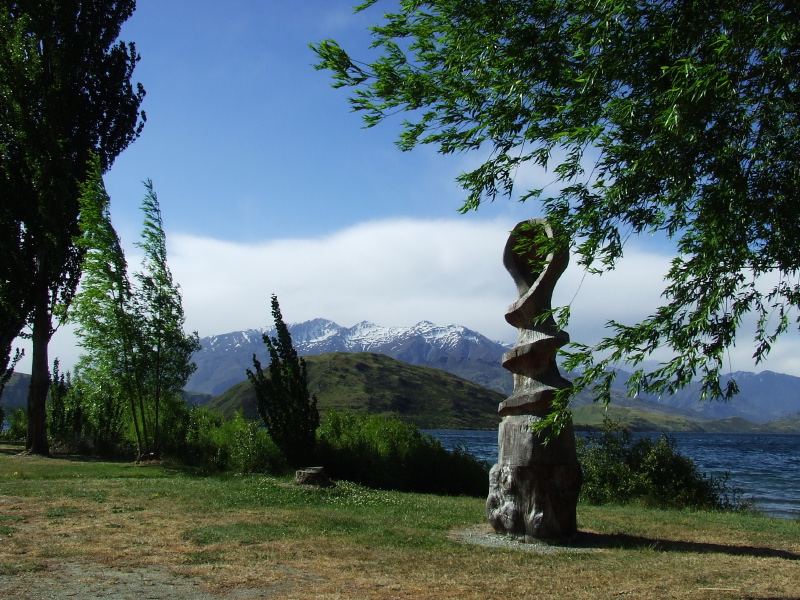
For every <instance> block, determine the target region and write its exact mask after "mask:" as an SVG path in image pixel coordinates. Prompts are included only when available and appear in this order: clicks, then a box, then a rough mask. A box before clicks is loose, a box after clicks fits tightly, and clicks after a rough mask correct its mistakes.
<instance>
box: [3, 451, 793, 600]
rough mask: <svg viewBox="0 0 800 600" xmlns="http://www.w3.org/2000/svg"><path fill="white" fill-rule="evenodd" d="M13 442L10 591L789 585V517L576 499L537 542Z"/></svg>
mask: <svg viewBox="0 0 800 600" xmlns="http://www.w3.org/2000/svg"><path fill="white" fill-rule="evenodd" d="M19 450H20V449H19V448H18V447H13V446H8V445H6V446H0V590H10V591H11V596H9V597H11V598H33V597H35V596H34V595H33V592H25V591H24V590H25V589H28V588H26V587H25V586H32V585H33V586H35V582H36V581H40V582H41V581H47V578H55V577H57V576H58V574H59V572H60V571H63V570H64V569H67V567H68V568H69V569H70V571H69V572H70V573H74V572H75V569H79V570H80V569H81V568H85V569H86V576H85V578H84V583H85V582H87V581H89V580H90V579H91V577H93V575H92V574H93V573H95V572H96V569H97V568H98V565H101V566H102V567H103V568H104V569H107V570H114V572H121V571H122V570H131V569H140V570H142V571H147V570H154V569H160V570H163V569H167V570H168V573H169V576H170V577H171V578H173V579H174V580H185V581H192V582H197V585H198V586H199V587H198V590H200V591H202V593H204V594H207V595H209V597H232V595H233V594H234V592H235V597H238V598H250V597H270V598H287V599H288V598H386V599H390V598H423V599H425V598H475V599H478V598H481V599H483V598H534V597H535V598H754V599H755V598H800V522H798V521H786V520H780V519H774V518H767V517H762V516H757V515H746V514H725V513H703V512H689V511H685V512H684V511H680V512H677V511H660V510H652V509H647V508H642V507H590V506H580V507H579V511H578V519H579V527H580V530H581V534H580V536H579V538H578V540H577V542H576V544H575V546H574V547H572V548H565V549H561V550H560V551H558V552H555V553H534V552H527V551H525V549H524V547H523V546H522V545H520V546H519V547H518V548H517V549H506V548H490V547H485V546H480V545H473V544H466V543H463V542H461V541H458V540H457V539H456V538H457V536H456V535H454V534H457V533H458V532H459V531H462V530H464V529H465V528H475V527H478V528H481V527H483V524H484V523H485V520H484V517H483V505H484V501H483V499H481V498H453V497H440V496H431V495H423V494H408V493H398V492H387V491H377V490H370V489H367V488H364V487H361V486H357V485H354V484H350V483H347V482H339V485H337V486H336V487H334V488H314V487H298V486H295V485H294V484H293V483H292V481H291V479H289V478H275V477H265V476H244V477H198V476H194V475H193V474H191V473H190V472H187V471H186V470H184V469H181V468H180V467H179V466H170V465H169V464H166V463H162V464H153V465H146V466H137V465H133V464H130V463H122V462H103V461H96V460H88V459H81V458H68V457H61V458H54V459H45V458H40V457H24V456H18V455H17V453H18V452H19ZM106 574H107V573H106ZM73 580H75V578H74V577H73ZM23 584H24V585H23ZM76 585H77V584H76ZM30 589H33V588H30ZM77 591H78V592H79V591H80V590H77ZM198 593H199V592H198ZM15 594H16V595H15ZM26 594H27V595H26ZM75 597H78V598H80V597H81V596H80V594H78V595H76V596H75ZM198 597H200V596H198Z"/></svg>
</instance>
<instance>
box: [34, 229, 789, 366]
mask: <svg viewBox="0 0 800 600" xmlns="http://www.w3.org/2000/svg"><path fill="white" fill-rule="evenodd" d="M513 225H514V223H513V222H511V221H508V220H504V219H497V220H493V221H478V220H472V219H464V218H462V219H448V220H440V221H423V220H412V219H401V220H384V221H375V222H368V223H361V224H358V225H355V226H352V227H349V228H346V229H342V230H340V231H337V232H334V233H332V234H331V235H328V236H326V237H321V238H313V239H278V240H273V241H267V242H263V243H259V244H249V243H236V242H229V241H221V240H216V239H212V238H206V237H198V236H193V235H186V234H169V235H168V245H169V262H170V267H171V269H172V272H173V275H174V277H175V280H176V281H178V282H179V283H180V285H181V291H182V294H183V304H184V310H185V312H186V317H187V328H188V329H190V330H195V329H196V330H197V331H198V332H199V334H200V335H201V336H208V335H215V334H219V333H226V332H229V331H237V330H241V329H249V328H257V327H263V326H266V325H269V324H271V316H270V313H269V297H270V295H271V294H272V293H275V294H277V295H278V298H279V300H280V303H281V309H282V312H283V316H284V319H285V320H286V321H287V322H301V321H305V320H308V319H313V318H317V317H323V318H327V319H331V320H333V321H336V322H337V323H339V324H340V325H343V326H352V325H354V324H355V323H357V322H359V321H363V320H367V321H372V322H374V323H376V324H379V325H386V326H410V325H414V324H415V323H417V322H419V321H422V320H429V321H433V322H434V323H437V324H440V325H447V324H451V323H454V324H459V325H464V326H466V327H469V328H471V329H474V330H476V331H479V332H480V333H482V334H484V335H486V336H487V337H490V338H492V339H497V340H505V341H508V342H513V341H514V340H515V338H516V330H515V329H514V328H513V327H511V326H510V325H508V324H507V323H506V322H505V319H504V314H505V310H506V307H507V306H508V305H509V304H511V303H512V302H513V301H514V300H516V292H515V287H514V284H513V282H512V280H511V278H510V277H509V275H508V274H507V273H506V272H505V270H504V268H503V266H502V252H503V247H504V245H505V242H506V239H507V237H508V231H509V230H510V229H511V228H512V227H513ZM669 260H670V256H668V255H666V254H659V253H653V252H651V251H646V250H642V249H636V248H631V249H630V251H629V252H627V253H626V257H625V258H624V259H623V260H622V261H621V262H620V263H619V266H618V268H617V269H616V270H615V271H612V272H610V273H606V274H604V275H603V276H592V275H586V276H585V277H584V273H583V271H582V270H581V269H580V268H579V267H578V266H577V265H576V264H575V263H574V261H573V264H572V265H570V267H569V268H568V269H567V272H566V273H565V274H564V275H563V276H562V278H561V280H560V281H559V283H558V285H557V286H556V290H555V294H554V298H553V302H554V304H555V305H563V304H571V307H572V319H571V322H570V325H569V327H568V331H569V333H570V337H571V339H572V340H574V341H580V342H585V343H593V342H595V341H597V340H599V339H600V338H601V337H602V336H603V335H605V333H606V332H605V331H604V329H603V328H604V326H605V324H606V323H607V322H608V321H609V320H612V319H614V320H617V321H620V322H623V323H627V324H633V323H635V322H636V321H637V320H639V319H642V318H644V317H646V316H648V315H649V314H651V313H652V311H653V310H654V309H655V307H656V306H658V302H659V295H660V293H661V291H662V289H663V276H664V274H665V273H666V272H667V269H668V268H669ZM129 261H130V264H131V270H135V268H136V266H137V265H138V259H137V258H136V257H134V256H129ZM745 341H747V340H746V339H745V338H743V339H742V343H740V346H739V347H736V348H733V349H732V350H731V352H730V355H731V363H732V367H733V370H753V369H754V367H753V364H752V360H751V359H750V355H751V354H752V350H751V349H750V347H749V345H747V344H744V342H745ZM798 345H800V341H796V340H794V339H790V340H786V341H784V342H782V343H781V344H779V345H778V346H776V349H775V351H774V352H773V356H772V357H771V359H770V362H769V364H766V365H762V366H760V367H759V370H760V369H761V368H768V369H772V370H775V371H781V372H788V373H800V359H796V358H795V357H797V356H799V355H800V353H798V352H797V349H798V348H797V347H798ZM50 354H51V357H54V356H59V357H61V360H62V366H63V367H64V368H69V367H71V365H72V363H74V361H75V359H76V358H77V354H78V352H77V351H76V350H75V349H74V337H73V336H72V334H71V332H70V330H69V329H68V328H67V329H65V330H64V331H59V332H58V333H57V334H56V336H55V338H54V341H53V343H52V345H51V352H50ZM20 370H21V371H23V372H25V371H26V370H27V369H26V364H22V365H20Z"/></svg>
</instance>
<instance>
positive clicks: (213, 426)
mask: <svg viewBox="0 0 800 600" xmlns="http://www.w3.org/2000/svg"><path fill="white" fill-rule="evenodd" d="M178 458H180V459H181V460H183V461H184V462H185V463H187V464H189V465H191V466H196V467H198V468H200V470H201V471H203V472H205V473H223V472H233V473H272V474H278V473H283V472H285V471H286V469H287V465H286V462H285V459H284V457H283V454H282V453H281V451H280V450H279V449H278V447H277V446H276V445H275V442H273V441H272V438H270V436H269V434H268V433H267V431H266V430H265V429H263V428H261V427H259V426H258V423H254V422H251V421H247V420H245V419H244V417H242V414H241V413H237V414H236V415H235V416H234V418H233V419H231V420H230V421H225V420H224V419H223V418H222V416H220V415H218V414H216V413H211V412H209V411H207V410H204V409H202V408H194V407H193V408H192V409H191V410H190V411H189V418H188V426H187V429H186V444H185V446H184V449H183V451H182V452H181V453H179V454H178Z"/></svg>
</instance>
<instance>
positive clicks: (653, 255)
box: [20, 0, 800, 375]
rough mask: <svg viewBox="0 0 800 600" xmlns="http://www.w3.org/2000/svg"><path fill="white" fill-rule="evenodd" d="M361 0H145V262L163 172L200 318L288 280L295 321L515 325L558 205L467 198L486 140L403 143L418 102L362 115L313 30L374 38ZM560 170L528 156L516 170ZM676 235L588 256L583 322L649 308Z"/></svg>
mask: <svg viewBox="0 0 800 600" xmlns="http://www.w3.org/2000/svg"><path fill="white" fill-rule="evenodd" d="M352 3H353V0H292V1H291V2H285V1H283V0H227V1H226V2H224V3H223V2H219V1H218V0H214V1H212V0H191V1H189V0H166V1H165V0H138V2H137V4H138V7H137V10H136V12H135V14H134V15H133V17H132V18H131V19H130V20H129V21H128V22H127V23H126V24H125V27H124V29H123V32H122V36H121V39H123V40H125V41H133V42H135V43H136V47H137V50H138V52H139V53H140V54H141V56H142V60H141V62H140V63H139V65H138V66H137V68H136V71H135V74H134V79H135V80H136V81H140V82H141V83H142V84H143V85H144V86H145V88H146V90H147V96H146V98H145V102H144V104H143V108H144V110H145V111H146V113H147V124H146V126H145V128H144V131H143V133H142V136H141V138H140V139H139V140H137V141H136V142H135V143H134V144H133V145H132V146H130V147H129V148H128V149H127V150H126V151H125V152H123V154H122V155H121V156H120V157H119V158H118V159H117V161H116V163H115V165H114V166H113V168H112V169H111V171H110V172H109V173H108V174H107V176H106V178H105V181H106V187H107V189H108V192H109V194H110V196H111V199H112V218H113V221H114V225H115V227H116V228H117V231H118V232H119V234H120V236H121V238H122V240H123V244H124V246H125V248H126V252H127V256H128V260H129V263H130V269H131V271H133V270H135V269H136V267H137V264H138V258H137V255H136V251H135V248H134V247H133V243H134V242H135V241H136V240H137V238H138V236H139V232H140V230H141V213H140V211H139V205H140V202H141V199H142V197H143V194H144V188H143V186H142V185H141V181H142V180H144V179H146V178H150V179H152V180H153V183H154V187H155V190H156V192H157V194H158V197H159V200H160V202H161V208H162V211H163V216H164V223H165V229H166V232H167V237H168V247H169V261H170V266H171V268H172V271H173V275H174V276H175V279H176V280H177V281H178V282H179V283H180V284H181V287H182V293H183V298H184V309H185V311H186V316H187V327H188V328H189V329H194V330H197V331H198V332H199V334H200V335H201V337H202V336H207V335H214V334H219V333H225V332H228V331H234V330H238V329H246V328H256V327H262V326H265V325H268V324H269V318H270V315H269V301H268V299H269V295H270V294H271V293H276V294H277V295H278V298H279V300H280V302H281V308H282V311H283V314H284V318H285V320H286V321H288V322H297V321H304V320H308V319H312V318H316V317H324V318H329V319H332V320H334V321H336V322H338V323H339V324H340V325H343V326H352V325H354V324H355V323H357V322H359V321H362V320H368V321H372V322H374V323H377V324H379V325H387V326H389V325H391V326H410V325H413V324H415V323H417V322H419V321H422V320H430V321H433V322H435V323H437V324H440V325H446V324H449V323H455V324H459V325H464V326H466V327H470V328H472V329H475V330H477V331H479V332H481V333H483V334H484V335H487V336H488V337H490V338H493V339H498V340H504V341H508V342H513V341H514V339H515V338H516V330H515V329H514V328H512V327H511V326H509V325H508V324H506V323H505V321H504V319H503V315H504V312H505V308H506V306H507V305H508V304H510V303H511V302H512V301H514V300H515V299H516V294H515V291H514V286H513V284H512V282H511V279H510V277H509V276H508V274H507V273H506V272H505V271H504V269H503V267H502V260H501V254H502V249H503V246H504V244H505V240H506V237H507V234H508V231H509V230H510V229H511V228H512V227H513V226H514V224H515V223H517V222H518V221H520V220H523V219H526V218H530V217H534V216H538V208H537V207H536V205H534V204H520V203H518V202H516V201H515V200H513V199H499V200H498V201H496V202H495V203H493V204H487V205H485V206H482V207H481V208H480V210H479V211H477V212H473V213H469V214H467V215H461V214H459V213H458V210H457V209H458V208H459V207H460V206H461V204H462V202H463V198H464V193H463V191H462V190H461V189H460V188H459V187H458V186H457V184H456V183H455V177H456V176H457V175H458V174H459V173H460V172H461V171H463V170H466V169H471V168H474V167H475V166H477V165H478V164H479V162H480V158H481V157H480V156H479V155H469V154H466V155H455V156H442V155H439V154H437V153H436V151H435V149H434V148H432V147H423V148H419V149H417V150H415V151H413V152H410V153H403V152H400V151H399V150H397V149H396V147H395V145H394V140H395V139H396V135H397V133H398V130H399V129H398V126H399V123H400V119H399V118H398V119H397V120H396V121H394V122H387V123H385V124H383V125H381V126H378V127H376V128H372V129H363V128H362V123H361V119H360V116H359V115H358V114H355V113H352V112H350V109H349V105H348V103H347V94H348V91H347V90H334V89H332V88H331V86H330V83H331V77H330V74H329V73H328V72H325V71H315V70H314V69H313V68H312V64H313V63H314V62H315V56H314V54H313V52H312V51H311V50H310V48H309V47H308V45H309V43H314V42H319V41H321V40H323V39H327V38H333V39H336V40H337V41H339V42H340V43H342V45H343V46H344V47H345V48H346V49H347V50H348V51H350V52H351V54H353V55H354V56H358V57H363V58H369V57H370V56H371V53H370V50H369V44H370V41H371V40H370V34H369V31H368V30H367V27H368V26H369V25H370V24H372V23H375V22H377V21H378V20H379V19H380V17H381V15H382V13H383V12H384V10H385V9H386V8H390V4H389V3H388V2H386V0H384V1H382V2H379V3H378V5H377V6H374V7H372V8H371V9H370V10H368V11H366V12H363V13H360V14H358V15H355V14H354V13H353V11H352V9H351V5H352ZM551 179H552V176H551V175H548V174H547V173H544V172H542V171H540V170H535V169H528V170H525V169H523V170H521V171H520V173H519V174H518V176H517V182H516V183H517V185H518V187H519V189H520V190H524V189H525V188H528V187H532V186H534V185H537V184H539V183H540V182H543V181H550V180H551ZM663 252H664V249H663V247H662V246H660V245H658V244H653V243H649V244H648V243H647V240H636V241H634V242H633V243H632V244H631V245H630V246H629V251H628V254H627V256H626V258H625V259H624V260H623V261H622V263H621V264H620V266H619V268H618V269H617V271H616V272H614V273H611V274H608V275H604V276H603V277H600V278H598V277H586V278H584V277H583V273H582V272H581V271H580V270H579V269H577V268H576V267H574V266H573V267H571V268H570V269H569V270H568V272H567V273H566V274H565V275H564V276H563V277H562V280H561V282H560V284H559V286H558V287H557V289H556V295H555V298H554V300H555V302H556V303H559V304H561V303H569V302H571V303H572V305H573V306H572V314H573V320H572V323H571V325H570V327H569V332H570V334H571V336H572V338H573V339H575V340H580V341H584V342H592V341H595V340H597V339H599V337H600V336H601V335H602V334H603V325H604V324H605V322H606V321H608V320H609V319H611V318H615V319H618V320H622V321H624V322H632V321H633V319H636V318H642V317H644V316H646V315H647V314H648V313H649V311H651V310H652V309H653V308H654V307H655V306H656V302H657V301H658V294H659V293H660V290H661V289H662V285H661V278H662V276H663V274H664V273H665V272H666V269H667V266H668V260H669V256H667V255H665V254H664V253H663ZM793 337H796V335H795V336H793ZM74 342H75V340H74V337H73V336H72V335H71V332H70V328H69V327H63V328H62V329H61V330H60V331H59V332H58V333H57V334H56V336H55V338H54V340H53V343H52V344H51V358H52V357H54V356H59V357H60V358H61V360H62V364H63V365H64V366H65V367H67V368H69V367H70V366H71V365H72V364H73V363H74V361H75V359H76V358H77V355H78V353H79V350H76V349H75V347H74ZM797 350H798V348H797V342H796V341H795V340H794V339H792V340H789V341H787V342H784V343H782V344H779V345H778V346H777V347H776V349H775V350H774V356H773V358H772V359H771V360H770V362H769V363H768V364H767V365H766V366H762V367H758V368H755V370H761V368H769V369H772V370H776V371H782V372H787V373H792V374H797V375H800V358H795V357H798V356H800V353H798V352H797ZM751 354H752V350H751V349H750V344H744V343H743V344H741V348H736V349H734V350H733V351H732V352H731V368H732V370H754V367H753V366H752V363H751V361H750V360H749V356H750V355H751ZM20 370H21V371H26V365H25V364H22V365H21V368H20Z"/></svg>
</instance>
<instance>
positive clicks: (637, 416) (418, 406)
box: [205, 352, 800, 433]
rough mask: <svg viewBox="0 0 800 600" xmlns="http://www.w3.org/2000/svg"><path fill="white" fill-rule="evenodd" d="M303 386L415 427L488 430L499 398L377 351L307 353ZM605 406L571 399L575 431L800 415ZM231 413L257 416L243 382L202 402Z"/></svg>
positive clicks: (787, 422)
mask: <svg viewBox="0 0 800 600" xmlns="http://www.w3.org/2000/svg"><path fill="white" fill-rule="evenodd" d="M305 359H306V363H307V364H308V379H309V389H310V390H311V392H312V393H313V394H316V396H317V401H318V406H319V411H320V414H321V415H322V416H323V418H324V415H325V412H326V411H329V410H350V411H352V412H355V413H371V414H384V415H389V414H397V415H399V417H400V418H401V419H402V420H404V421H406V422H407V423H413V424H414V425H416V426H417V427H419V428H421V429H495V428H497V425H498V423H499V422H500V418H499V417H498V416H497V405H498V404H499V403H500V402H502V401H503V400H504V399H505V397H504V396H503V394H500V393H499V392H495V391H492V390H489V389H486V388H484V387H482V386H479V385H477V384H475V383H472V382H470V381H467V380H465V379H461V378H460V377H457V376H455V375H452V374H450V373H447V372H445V371H441V370H439V369H434V368H431V367H420V366H416V365H411V364H408V363H405V362H402V361H399V360H396V359H394V358H390V357H388V356H386V355H383V354H372V353H369V352H359V353H356V354H349V353H344V352H333V353H329V354H319V355H315V356H306V357H305ZM612 396H613V400H612V404H611V406H609V407H608V408H605V407H604V406H602V405H598V404H593V403H592V402H591V396H590V395H589V393H588V392H583V393H581V394H579V395H578V397H577V398H576V399H575V402H574V406H575V408H573V420H574V422H575V427H576V429H594V428H599V427H600V426H601V425H602V423H603V417H604V416H608V417H609V418H611V419H612V420H614V421H617V422H618V423H620V424H621V425H624V426H627V427H629V428H631V429H632V430H634V431H664V432H698V433H700V432H715V433H800V414H795V415H790V416H788V417H784V418H783V419H780V420H778V421H771V422H769V423H753V422H750V421H746V420H745V419H740V418H736V417H731V418H727V419H717V420H712V419H704V418H702V417H700V416H699V415H698V414H697V413H695V412H694V411H691V410H687V409H677V408H674V407H670V406H667V405H661V404H658V403H656V402H649V401H646V400H632V399H629V398H625V397H624V395H623V394H622V393H621V392H616V391H613V392H612ZM205 408H208V409H209V410H213V411H217V412H221V413H223V414H225V415H226V416H231V415H233V413H234V412H235V411H237V410H240V409H241V410H242V411H243V412H244V416H245V417H246V418H248V419H253V420H258V419H259V416H258V409H257V407H256V398H255V394H254V393H253V389H252V386H251V384H250V382H249V381H243V382H241V383H238V384H236V385H234V386H233V387H231V388H230V389H228V390H227V391H226V392H224V393H223V394H221V395H219V396H216V397H215V398H214V399H212V400H211V401H210V402H208V403H207V404H206V405H205Z"/></svg>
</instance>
